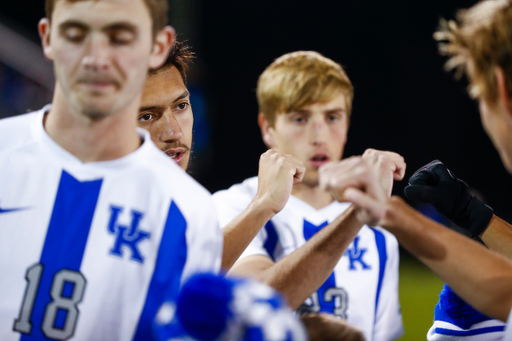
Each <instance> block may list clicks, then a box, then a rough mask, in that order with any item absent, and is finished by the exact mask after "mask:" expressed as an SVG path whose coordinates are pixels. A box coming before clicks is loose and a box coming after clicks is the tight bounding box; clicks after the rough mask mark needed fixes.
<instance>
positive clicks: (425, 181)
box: [404, 160, 494, 237]
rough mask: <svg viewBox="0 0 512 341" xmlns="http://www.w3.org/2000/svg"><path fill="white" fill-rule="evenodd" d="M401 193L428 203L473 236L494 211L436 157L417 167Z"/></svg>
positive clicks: (489, 219)
mask: <svg viewBox="0 0 512 341" xmlns="http://www.w3.org/2000/svg"><path fill="white" fill-rule="evenodd" d="M404 193H405V195H406V196H407V197H408V198H409V199H413V200H417V201H420V202H424V203H428V204H431V205H432V206H434V208H435V209H436V210H437V211H438V212H439V213H441V214H442V215H444V216H445V217H446V218H448V219H450V220H451V221H453V222H454V223H455V224H457V225H458V226H460V227H462V228H463V229H465V230H467V231H469V233H470V234H471V235H472V236H473V237H478V236H479V235H480V234H481V233H482V232H483V231H485V229H486V228H487V225H489V222H490V221H491V219H492V216H493V214H494V211H493V209H492V208H491V207H489V206H487V205H486V204H484V203H483V202H481V201H480V200H479V199H478V198H476V197H475V196H474V195H472V194H471V193H469V187H468V185H466V183H465V182H464V181H462V180H460V179H458V178H457V177H456V176H455V174H453V173H452V172H451V171H450V170H449V169H448V168H446V166H445V165H444V164H443V163H442V162H441V161H439V160H434V161H432V162H430V163H429V164H427V165H425V166H423V167H421V168H420V169H418V170H417V171H416V172H415V173H414V174H413V175H412V176H411V178H410V179H409V185H408V186H407V187H405V190H404Z"/></svg>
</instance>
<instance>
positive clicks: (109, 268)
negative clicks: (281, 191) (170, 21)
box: [0, 0, 222, 341]
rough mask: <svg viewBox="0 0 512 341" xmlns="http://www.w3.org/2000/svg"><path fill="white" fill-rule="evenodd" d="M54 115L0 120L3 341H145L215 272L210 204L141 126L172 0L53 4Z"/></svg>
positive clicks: (48, 27) (48, 21)
mask: <svg viewBox="0 0 512 341" xmlns="http://www.w3.org/2000/svg"><path fill="white" fill-rule="evenodd" d="M46 13H47V18H44V19H42V20H41V21H40V24H39V33H40V35H41V40H42V45H43V50H44V54H45V56H46V57H47V58H48V59H50V60H52V61H53V65H54V69H55V75H56V85H55V95H54V98H53V101H52V105H51V106H47V107H45V108H43V109H41V110H39V111H37V112H34V113H30V114H26V115H22V116H19V117H14V118H9V119H5V120H1V121H0V273H1V275H0V288H1V290H0V339H1V340H2V341H3V340H7V341H8V340H20V339H21V340H43V339H44V340H67V339H70V338H73V340H151V339H152V333H151V324H152V321H153V320H154V317H155V315H156V314H157V310H158V308H159V307H160V305H161V303H162V302H164V301H170V302H173V301H175V299H176V297H177V294H178V289H179V287H180V283H181V282H182V280H183V279H184V278H186V277H188V276H189V275H190V274H192V273H193V272H196V271H214V272H215V271H218V270H219V268H220V261H221V248H222V234H221V232H220V229H219V228H218V224H217V218H216V213H215V211H214V207H213V203H212V201H211V197H210V195H209V193H208V192H207V191H206V190H205V189H204V188H202V187H201V186H200V185H198V184H197V183H196V182H195V181H194V180H193V179H192V178H190V177H189V176H188V175H187V174H186V173H185V172H183V170H182V169H180V168H179V167H178V166H177V165H176V164H175V163H174V162H172V161H171V160H170V159H169V158H168V157H166V156H165V155H164V154H162V153H161V151H159V150H158V148H156V147H155V146H154V144H153V143H152V142H151V139H150V136H149V134H148V133H147V132H145V131H143V130H137V129H136V117H137V112H138V109H139V106H140V97H141V90H142V87H143V85H144V82H145V79H146V75H147V73H148V69H150V68H158V67H159V66H160V65H161V64H162V63H163V62H164V61H165V59H166V57H167V55H168V52H169V49H170V47H171V45H172V41H173V39H174V31H173V30H172V28H170V27H168V26H165V25H166V18H167V1H165V0H102V1H92V0H83V1H72V0H47V1H46Z"/></svg>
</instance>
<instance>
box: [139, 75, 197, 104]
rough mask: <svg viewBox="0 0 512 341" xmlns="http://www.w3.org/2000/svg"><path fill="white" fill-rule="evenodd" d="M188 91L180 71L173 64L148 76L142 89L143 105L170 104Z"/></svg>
mask: <svg viewBox="0 0 512 341" xmlns="http://www.w3.org/2000/svg"><path fill="white" fill-rule="evenodd" d="M186 91H187V87H186V86H185V83H184V82H183V78H181V74H180V72H179V71H178V69H176V67H174V66H171V67H170V68H167V69H164V70H162V71H159V72H157V73H156V74H154V75H151V76H148V78H147V80H146V83H145V84H144V89H143V90H142V103H141V104H142V105H141V106H143V107H146V106H168V105H171V104H172V103H173V102H174V101H175V100H176V99H177V98H178V97H180V96H181V95H182V94H183V93H184V92H186Z"/></svg>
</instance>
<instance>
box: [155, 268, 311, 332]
mask: <svg viewBox="0 0 512 341" xmlns="http://www.w3.org/2000/svg"><path fill="white" fill-rule="evenodd" d="M154 329H155V333H156V335H157V338H158V340H159V341H166V340H174V339H190V338H192V339H195V340H199V341H214V340H218V341H307V340H308V337H307V333H306V330H305V328H304V326H303V325H302V324H301V322H300V321H299V319H298V318H297V317H296V316H295V314H294V312H293V311H292V310H290V308H289V307H288V306H287V305H286V303H285V301H284V298H283V297H282V295H281V294H279V293H277V292H276V291H274V290H273V289H271V288H270V287H268V286H266V285H264V284H261V283H258V282H255V281H249V280H242V279H227V278H224V277H223V276H216V275H211V274H198V275H194V276H192V277H191V278H190V279H189V280H188V281H187V282H186V283H185V284H184V285H183V288H182V291H181V292H180V295H179V297H178V301H177V306H174V305H173V304H169V303H166V304H164V305H163V306H162V308H161V309H160V312H159V313H158V315H157V318H156V320H155V324H154Z"/></svg>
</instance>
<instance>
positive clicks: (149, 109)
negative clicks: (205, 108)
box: [139, 90, 190, 112]
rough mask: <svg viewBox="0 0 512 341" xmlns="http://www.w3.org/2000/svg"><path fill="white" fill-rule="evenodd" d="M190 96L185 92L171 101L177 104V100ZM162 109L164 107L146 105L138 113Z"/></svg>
mask: <svg viewBox="0 0 512 341" xmlns="http://www.w3.org/2000/svg"><path fill="white" fill-rule="evenodd" d="M189 96H190V92H189V91H188V90H185V91H184V92H183V93H182V94H181V95H179V96H178V97H176V98H175V99H173V101H172V102H173V103H176V102H178V101H179V100H182V99H184V98H187V97H189ZM163 107H165V105H148V106H146V107H141V108H140V109H139V112H143V111H151V110H155V109H162V108H163Z"/></svg>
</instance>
